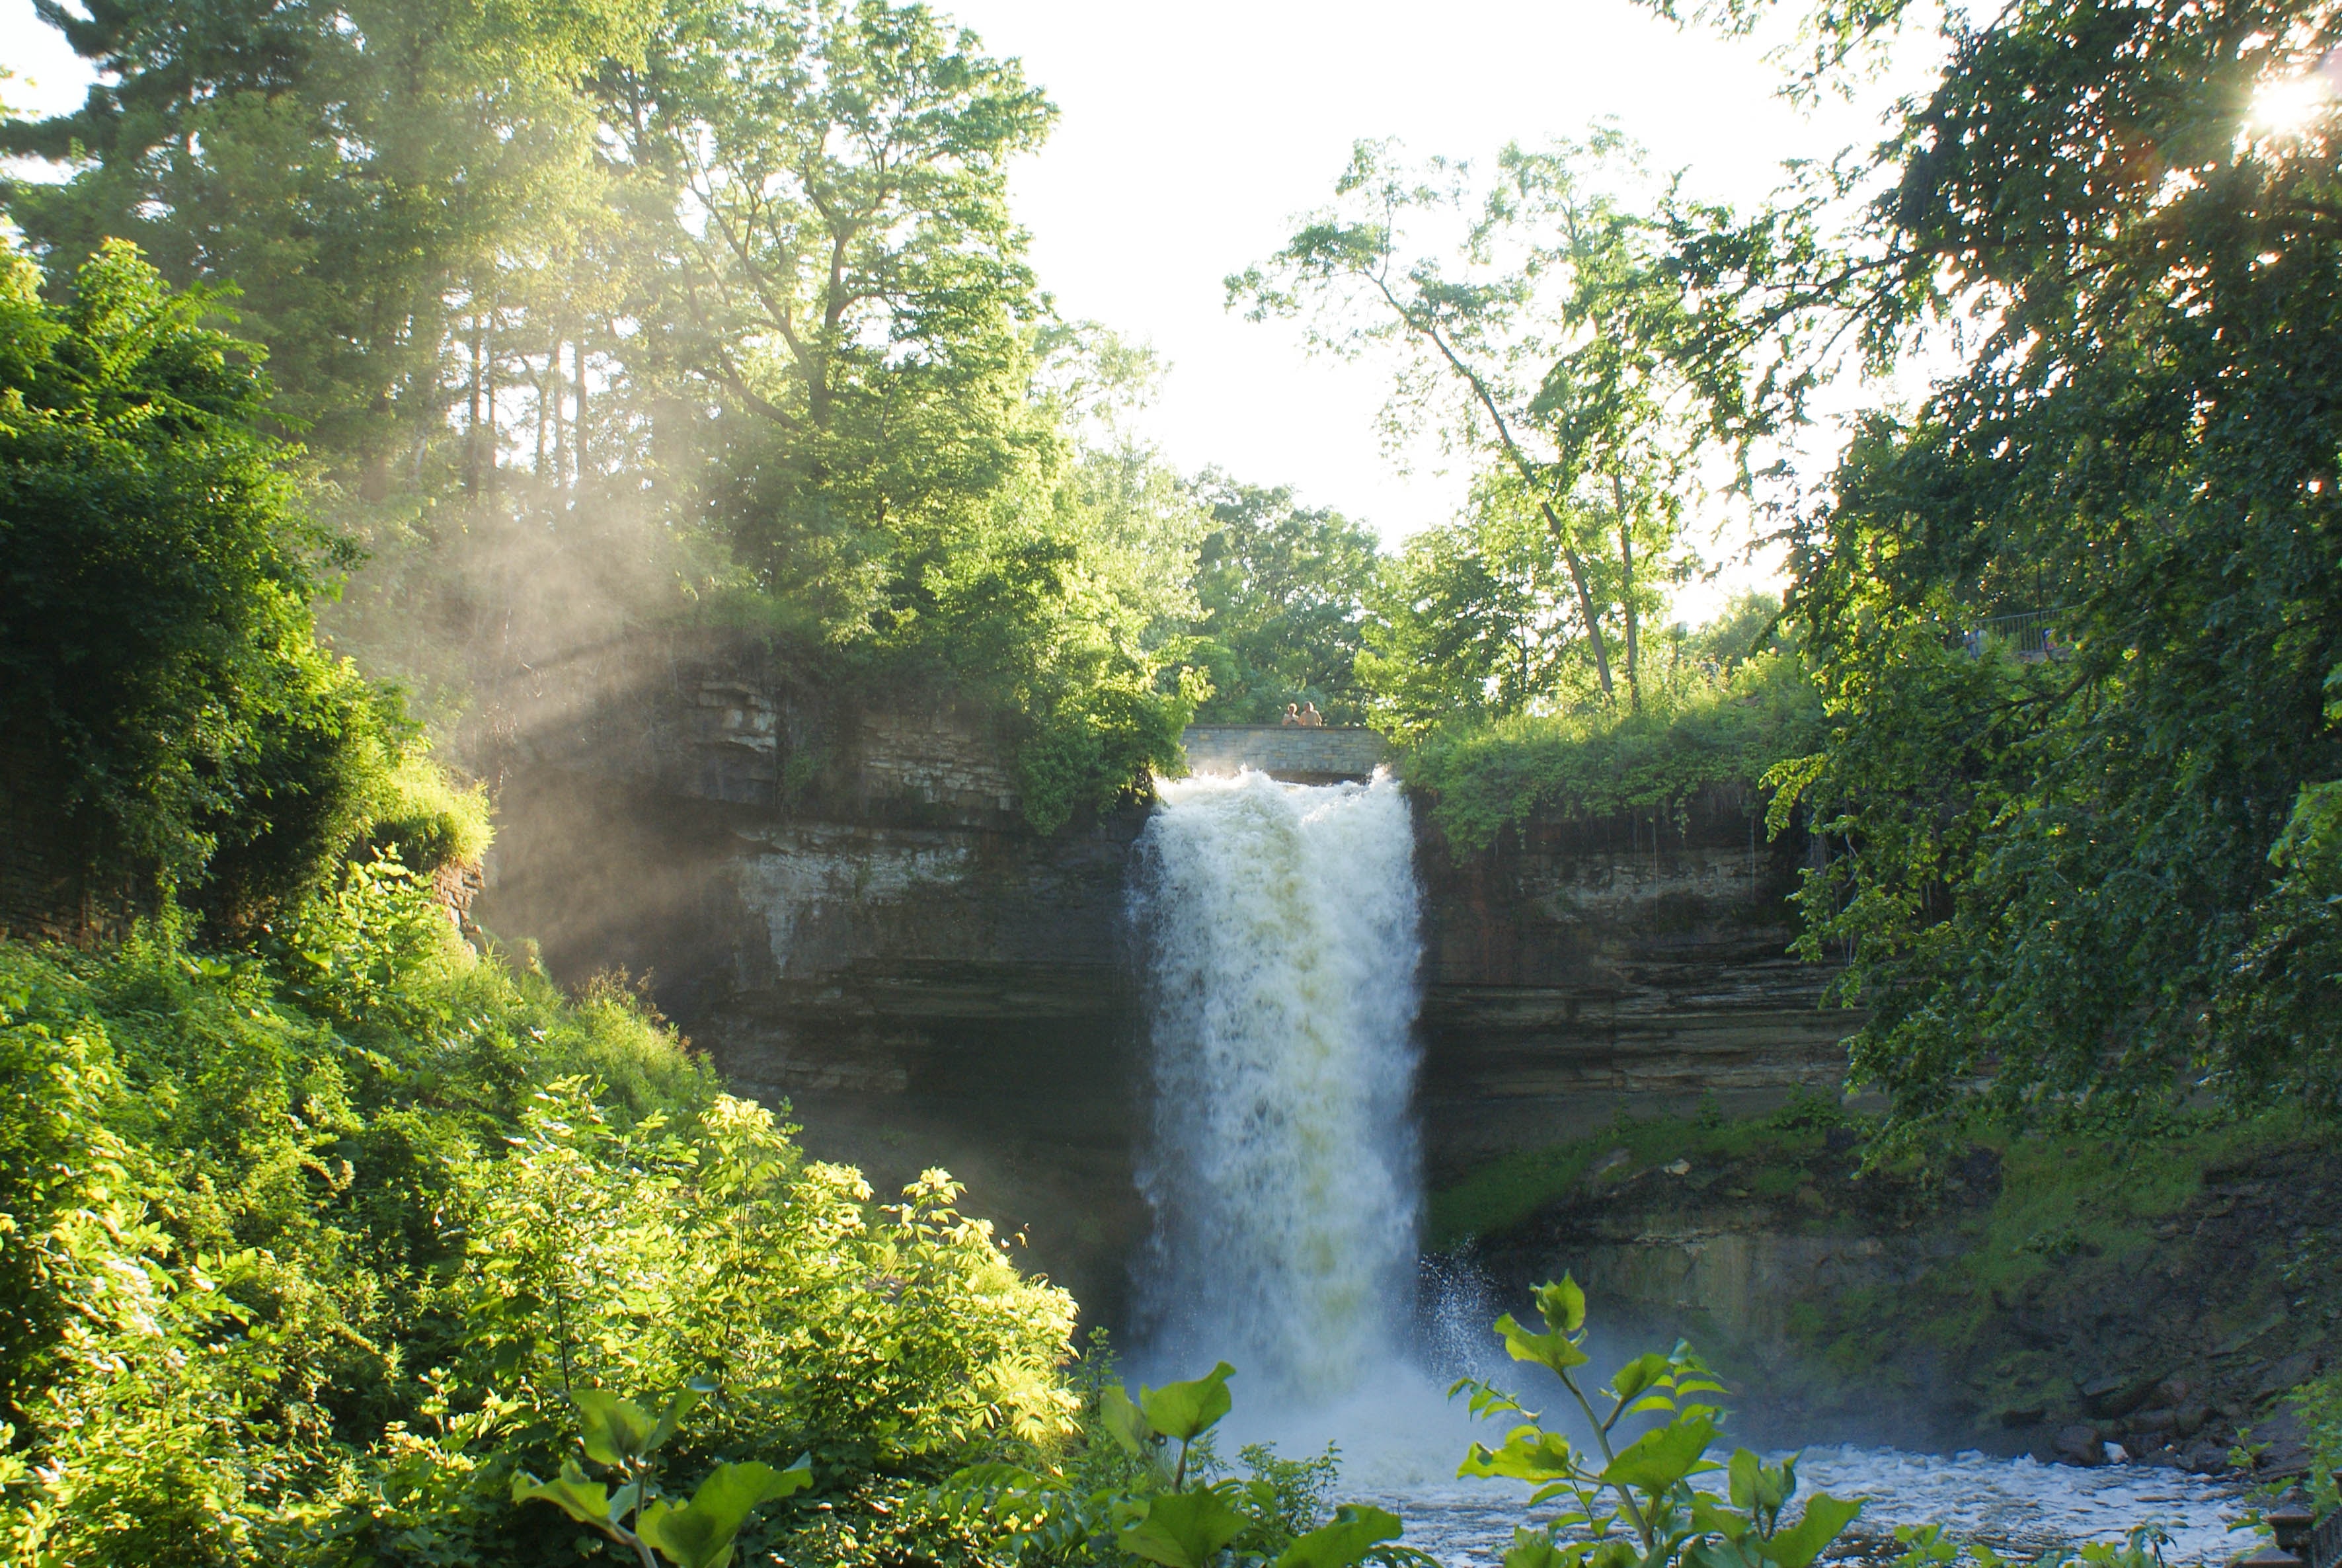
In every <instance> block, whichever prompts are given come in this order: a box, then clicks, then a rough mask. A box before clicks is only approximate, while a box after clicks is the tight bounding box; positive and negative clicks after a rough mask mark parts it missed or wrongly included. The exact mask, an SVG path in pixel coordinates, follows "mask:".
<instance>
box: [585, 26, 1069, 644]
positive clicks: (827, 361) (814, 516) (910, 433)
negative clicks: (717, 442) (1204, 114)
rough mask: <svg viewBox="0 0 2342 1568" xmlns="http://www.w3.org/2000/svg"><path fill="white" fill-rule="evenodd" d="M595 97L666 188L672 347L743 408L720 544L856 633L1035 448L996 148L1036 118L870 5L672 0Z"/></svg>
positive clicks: (827, 622) (1035, 461) (1046, 112)
mask: <svg viewBox="0 0 2342 1568" xmlns="http://www.w3.org/2000/svg"><path fill="white" fill-rule="evenodd" d="M611 91H612V95H613V100H614V110H615V114H614V120H615V122H616V128H617V129H618V130H619V132H620V133H621V134H622V135H625V136H626V140H627V154H626V155H627V158H628V160H629V161H630V162H631V163H632V164H634V165H636V166H637V167H641V168H644V169H646V170H651V171H655V172H656V173H657V174H659V175H660V176H661V177H663V178H664V179H666V181H668V182H669V183H671V184H672V185H674V186H675V187H676V192H677V195H678V197H679V198H680V199H679V201H678V203H677V205H676V210H675V212H674V214H673V216H672V218H671V219H670V221H669V224H668V227H667V232H666V244H667V245H669V246H670V247H671V251H672V257H673V263H672V269H671V274H670V276H669V280H668V284H667V286H668V288H669V289H670V290H671V291H672V295H673V305H674V314H675V315H676V317H677V318H678V319H679V322H680V323H682V324H686V325H683V326H682V328H681V330H682V331H683V332H684V333H685V336H686V353H687V355H688V356H689V358H690V360H691V362H692V363H693V364H694V365H695V366H696V368H698V369H699V370H700V371H702V372H703V373H704V374H706V375H707V376H708V377H709V378H710V379H711V380H713V381H714V382H715V383H716V385H719V386H721V387H722V388H723V389H724V391H725V393H726V398H727V401H728V402H729V403H730V404H732V406H733V407H734V408H736V410H738V411H740V412H741V414H743V415H744V422H743V423H742V424H739V426H738V427H737V428H736V431H735V433H734V434H733V437H732V444H733V456H732V466H733V468H734V471H735V473H736V475H737V476H738V477H737V480H736V493H735V498H734V500H735V504H733V505H731V506H730V507H729V508H728V509H727V513H726V520H727V522H728V524H729V526H730V529H731V532H732V534H733V536H734V538H735V540H736V546H737V548H738V550H739V552H740V554H741V555H742V557H743V559H744V561H745V562H746V564H749V565H750V566H751V567H752V568H753V569H754V570H755V571H756V573H757V574H758V576H759V580H760V581H761V582H762V583H763V584H765V585H766V587H767V588H768V589H769V590H771V591H773V592H775V593H776V594H782V595H784V596H789V597H798V598H805V599H807V600H808V601H809V602H810V603H811V604H813V605H814V606H815V608H816V613H817V614H818V615H819V617H820V622H821V624H822V625H823V626H824V627H825V628H826V630H827V631H828V633H829V634H831V635H832V636H835V637H838V638H849V637H851V636H853V635H856V634H859V633H860V632H862V631H865V630H867V629H868V628H869V627H870V626H871V625H873V624H876V623H878V622H882V621H883V620H884V619H885V618H886V615H887V614H889V613H890V611H891V610H893V609H894V608H895V605H894V604H892V603H891V602H892V601H894V600H895V599H896V598H897V597H898V596H899V595H900V594H901V593H902V592H903V591H905V590H906V588H907V587H908V586H909V584H912V583H914V582H916V577H917V574H918V570H919V567H918V562H919V561H920V560H921V559H922V558H926V557H931V556H932V555H933V554H935V553H936V552H939V551H948V550H950V549H951V548H952V547H953V546H954V544H955V541H956V537H957V535H959V534H962V533H964V532H966V531H967V530H969V529H971V528H973V527H976V526H979V525H980V524H979V523H978V521H977V519H978V517H979V516H980V515H981V514H983V513H985V512H986V510H987V509H988V507H989V506H990V504H991V503H992V500H993V498H994V497H995V496H996V495H997V494H1000V493H1002V492H1003V491H1004V490H1008V489H1013V488H1015V487H1016V486H1017V485H1018V484H1022V483H1026V482H1027V481H1028V480H1029V479H1030V477H1031V476H1032V475H1033V474H1035V473H1036V471H1037V467H1038V466H1045V465H1046V463H1047V461H1048V459H1049V457H1050V455H1051V451H1050V449H1051V447H1052V445H1053V432H1051V431H1050V430H1049V428H1048V427H1047V425H1046V422H1044V421H1041V420H1037V419H1036V418H1035V417H1034V411H1033V409H1032V408H1031V407H1030V406H1029V404H1028V403H1027V400H1026V384H1027V380H1028V377H1029V375H1030V374H1031V368H1032V367H1031V359H1030V355H1029V352H1028V349H1027V345H1026V341H1025V338H1024V335H1023V330H1022V329H1023V328H1024V327H1025V326H1026V325H1027V324H1029V323H1031V322H1033V321H1035V320H1036V319H1037V317H1038V315H1039V309H1040V306H1039V301H1038V299H1037V297H1036V293H1035V288H1034V282H1033V276H1032V273H1031V270H1030V268H1029V267H1027V266H1026V262H1025V259H1024V239H1025V237H1024V235H1023V232H1022V231H1021V230H1019V229H1018V228H1017V227H1016V225H1015V223H1014V221H1013V220H1012V219H1011V217H1010V216H1009V213H1008V206H1007V165H1008V161H1009V160H1010V159H1011V158H1012V157H1014V156H1015V155H1016V154H1018V153H1020V152H1025V151H1028V150H1030V149H1032V148H1034V147H1036V146H1037V145H1039V144H1040V141H1041V139H1042V137H1043V136H1044V135H1046V132H1047V130H1048V127H1049V125H1050V123H1051V121H1052V119H1053V118H1054V117H1055V114H1056V111H1055V110H1054V109H1053V108H1052V107H1051V106H1050V105H1049V104H1048V102H1047V100H1046V99H1045V98H1044V97H1043V96H1042V95H1040V93H1039V92H1038V91H1037V90H1036V89H1034V88H1032V87H1030V86H1028V85H1026V83H1025V81H1024V79H1023V77H1022V75H1021V74H1020V73H1019V71H1018V69H1017V67H1016V63H1015V62H1013V61H999V60H995V59H992V58H989V57H987V56H986V55H982V54H981V53H979V52H978V49H977V45H976V39H975V37H974V35H972V34H966V33H961V34H957V35H955V34H953V33H952V32H951V31H950V30H949V29H948V28H946V25H944V24H943V23H942V22H941V21H940V20H939V19H938V18H937V17H936V15H934V14H933V13H931V12H928V11H926V10H925V9H924V8H922V7H918V6H905V7H896V6H890V5H886V4H884V3H883V0H861V3H860V4H856V5H845V4H840V3H838V0H802V3H798V4H791V5H774V6H763V5H740V4H734V3H731V0H707V3H705V4H700V3H694V4H688V5H678V6H676V7H675V8H674V10H673V11H672V12H671V13H670V15H669V17H668V19H667V20H666V24H665V25H663V27H662V29H661V32H660V35H659V36H658V37H657V38H656V41H655V44H654V47H653V48H652V50H651V51H650V53H649V54H648V55H646V65H645V66H644V68H643V70H642V71H641V72H639V73H621V74H620V75H619V76H618V77H617V79H616V81H615V82H614V84H613V85H612V89H611Z"/></svg>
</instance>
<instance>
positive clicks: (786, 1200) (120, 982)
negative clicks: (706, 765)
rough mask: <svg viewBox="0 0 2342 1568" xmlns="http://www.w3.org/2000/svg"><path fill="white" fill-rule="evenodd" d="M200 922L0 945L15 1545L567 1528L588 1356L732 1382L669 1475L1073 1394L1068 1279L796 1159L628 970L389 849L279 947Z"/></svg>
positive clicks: (1057, 1416) (471, 1548)
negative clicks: (465, 933)
mask: <svg viewBox="0 0 2342 1568" xmlns="http://www.w3.org/2000/svg"><path fill="white" fill-rule="evenodd" d="M188 929H189V927H188V924H187V923H186V922H185V919H184V918H178V917H175V918H174V919H171V920H166V921H162V922H157V923H155V924H150V925H148V926H146V927H145V928H142V929H141V931H140V932H139V933H138V934H136V936H135V938H134V939H133V940H131V941H129V942H127V943H125V944H122V945H121V946H119V947H117V948H115V949H114V950H112V951H109V952H104V953H95V954H70V953H63V952H56V951H39V950H35V949H33V948H30V947H27V946H25V945H23V944H0V1157H5V1165H0V1402H5V1403H4V1404H0V1422H5V1423H7V1424H8V1426H9V1427H10V1428H11V1433H10V1435H9V1437H8V1438H7V1440H6V1442H5V1452H0V1555H5V1560H7V1561H12V1562H14V1561H27V1562H31V1561H56V1562H73V1563H92V1564H104V1563H123V1564H130V1563H136V1564H141V1565H142V1568H143V1565H145V1564H166V1563H230V1562H246V1561H254V1562H258V1561H266V1562H282V1563H295V1564H313V1563H314V1564H345V1563H347V1564H355V1563H429V1562H451V1561H458V1562H466V1563H537V1562H546V1561H567V1560H572V1558H573V1557H574V1553H570V1552H569V1547H568V1541H569V1536H568V1533H566V1530H565V1526H563V1525H562V1524H561V1523H560V1522H559V1521H558V1520H557V1519H556V1518H554V1517H553V1516H552V1515H550V1513H548V1514H547V1517H546V1518H545V1519H543V1520H540V1519H535V1518H527V1519H524V1518H522V1517H521V1516H519V1515H518V1514H516V1513H515V1510H514V1509H513V1508H512V1506H511V1502H510V1490H509V1488H510V1482H511V1477H512V1473H513V1472H514V1470H515V1467H516V1466H517V1465H520V1464H524V1463H527V1464H535V1465H536V1466H537V1467H538V1469H539V1470H540V1471H541V1472H542V1473H553V1472H554V1471H555V1470H557V1468H558V1464H557V1460H558V1449H559V1446H560V1443H561V1442H562V1440H563V1439H562V1433H564V1432H565V1429H566V1424H567V1423H566V1399H565V1394H566V1392H567V1391H568V1390H570V1389H572V1388H576V1387H586V1386H591V1385H595V1384H600V1385H604V1386H609V1387H612V1388H614V1389H616V1390H617V1391H618V1392H620V1393H629V1394H635V1393H644V1392H646V1391H649V1390H652V1389H654V1388H657V1387H675V1386H680V1385H681V1384H682V1383H684V1382H686V1381H687V1380H689V1379H692V1378H695V1377H699V1376H702V1375H707V1376H712V1377H715V1378H716V1379H718V1380H720V1382H721V1383H722V1385H723V1388H724V1390H725V1393H724V1396H723V1397H722V1398H720V1399H718V1400H716V1401H715V1402H713V1403H711V1404H710V1405H708V1406H707V1408H706V1410H705V1411H703V1412H702V1413H701V1414H700V1417H699V1418H698V1419H696V1420H695V1421H694V1422H693V1423H691V1424H690V1426H689V1427H688V1429H687V1430H686V1432H685V1433H683V1434H682V1436H681V1437H680V1438H679V1439H678V1440H677V1443H676V1449H675V1457H676V1472H675V1473H676V1478H677V1480H678V1482H679V1483H680V1482H682V1481H685V1480H687V1479H688V1473H689V1471H690V1470H691V1469H692V1468H693V1467H695V1466H696V1467H699V1468H701V1469H705V1468H706V1466H707V1465H708V1464H710V1463H712V1462H713V1456H714V1454H715V1453H716V1452H717V1451H718V1450H722V1451H724V1452H726V1453H727V1454H730V1455H733V1456H742V1457H745V1456H746V1455H747V1454H750V1453H774V1454H780V1462H782V1463H786V1459H787V1458H788V1457H791V1456H793V1455H794V1454H795V1453H796V1452H798V1451H799V1450H801V1449H806V1448H810V1449H811V1450H813V1452H814V1453H815V1454H816V1459H817V1461H818V1463H820V1464H821V1465H822V1466H823V1469H824V1477H825V1480H824V1484H825V1486H826V1488H830V1489H834V1490H838V1491H840V1492H842V1493H850V1492H852V1491H853V1489H854V1488H856V1486H860V1485H863V1484H864V1481H863V1480H861V1479H857V1478H871V1477H877V1476H881V1475H884V1474H887V1473H892V1474H896V1475H897V1476H898V1477H911V1478H916V1476H917V1475H919V1474H920V1473H927V1474H929V1475H930V1476H931V1477H932V1476H939V1475H940V1474H942V1473H944V1471H945V1470H947V1469H948V1468H949V1467H950V1465H951V1464H952V1463H956V1462H957V1456H960V1455H963V1454H964V1453H966V1452H970V1451H973V1450H974V1449H976V1448H979V1447H998V1446H1000V1445H1006V1446H1008V1447H1009V1448H1012V1449H1014V1448H1016V1446H1017V1445H1019V1444H1024V1445H1026V1446H1027V1447H1029V1445H1030V1444H1031V1443H1032V1442H1034V1441H1035V1440H1039V1439H1046V1437H1047V1435H1048V1434H1049V1433H1052V1432H1055V1431H1056V1430H1058V1429H1059V1428H1061V1427H1063V1426H1064V1425H1065V1424H1066V1418H1067V1414H1068V1413H1069V1411H1070V1408H1071V1405H1072V1403H1073V1396H1072V1395H1071V1394H1070V1393H1067V1392H1066V1390H1065V1388H1064V1384H1063V1378H1062V1374H1061V1373H1060V1372H1059V1370H1058V1363H1059V1362H1060V1361H1062V1360H1063V1359H1065V1357H1066V1336H1067V1333H1069V1330H1070V1324H1071V1319H1072V1304H1071V1303H1070V1302H1069V1301H1068V1300H1067V1299H1066V1297H1065V1295H1064V1293H1062V1292H1059V1291H1056V1290H1055V1289H1053V1288H1051V1287H1048V1286H1046V1285H1043V1284H1039V1283H1033V1282H1029V1281H1026V1279H1024V1278H1023V1277H1022V1276H1021V1275H1020V1274H1019V1273H1017V1272H1016V1268H1015V1266H1014V1263H1013V1262H1012V1260H1011V1259H1010V1258H1009V1256H1008V1255H1007V1253H1006V1252H1005V1250H1004V1249H1003V1248H1002V1247H1001V1246H1000V1244H999V1243H997V1242H996V1241H995V1240H994V1238H993V1237H992V1236H991V1234H990V1233H989V1231H988V1229H987V1228H986V1226H984V1225H983V1224H981V1223H977V1222H975V1221H971V1220H968V1219H966V1218H965V1217H964V1216H962V1215H960V1214H959V1213H957V1212H956V1209H955V1208H954V1207H953V1203H954V1201H955V1198H956V1192H957V1188H956V1186H955V1185H954V1184H953V1183H951V1182H950V1181H949V1179H948V1178H947V1177H945V1176H944V1175H943V1174H941V1173H932V1174H930V1175H929V1176H928V1177H926V1179H924V1180H923V1181H922V1182H921V1183H919V1184H918V1185H917V1186H916V1187H915V1188H914V1189H913V1190H912V1191H911V1192H909V1193H906V1195H905V1198H904V1201H903V1202H902V1203H900V1204H897V1205H895V1206H892V1207H880V1206H876V1205H874V1204H873V1203H871V1202H870V1201H869V1193H868V1190H867V1188H866V1186H864V1185H863V1183H862V1182H861V1179H860V1177H859V1176H858V1175H857V1174H856V1173H855V1172H853V1171H851V1170H850V1169H847V1168H846V1167H841V1166H834V1165H824V1164H815V1163H808V1162H806V1161H805V1160H804V1159H803V1158H802V1157H801V1156H800V1155H799V1154H798V1153H797V1152H796V1148H795V1146H794V1145H793V1144H791V1143H790V1141H789V1139H788V1135H787V1129H786V1128H785V1127H783V1126H781V1125H779V1124H776V1122H775V1120H774V1119H773V1117H772V1116H771V1114H769V1113H767V1112H766V1111H764V1110H763V1109H762V1108H760V1107H757V1106H754V1105H750V1104H746V1103H744V1102H741V1101H736V1100H730V1099H726V1098H725V1097H723V1096H721V1095H719V1094H716V1090H715V1083H714V1080H713V1078H712V1076H711V1074H709V1073H708V1072H707V1070H706V1066H705V1065H704V1064H701V1063H699V1062H697V1061H696V1060H694V1059H692V1058H691V1057H690V1056H689V1055H688V1054H686V1052H685V1051H684V1049H683V1048H682V1043H681V1042H680V1041H678V1040H677V1039H676V1037H675V1035H674V1034H673V1033H672V1032H671V1031H670V1030H668V1029H667V1028H666V1026H665V1025H664V1024H661V1023H659V1022H658V1020H657V1019H656V1017H655V1016H654V1015H652V1014H648V1013H647V1012H646V1010H644V1009H643V1008H642V1006H641V1005H640V1004H638V1003H637V1002H636V1000H635V999H634V998H633V997H632V995H631V994H629V992H628V991H627V989H626V986H625V985H624V984H623V982H622V981H621V980H618V979H615V978H614V979H608V980H605V981H603V982H600V983H597V984H595V985H594V986H591V987H589V988H588V989H587V991H586V994H584V995H583V996H581V997H579V998H577V999H575V1000H574V1001H573V1000H569V999H565V998H564V997H562V996H561V994H559V993H558V992H557V991H555V989H554V987H553V986H552V985H551V984H550V983H549V982H547V981H545V979H543V977H542V976H539V975H536V974H531V973H527V972H521V971H515V970H514V969H513V968H511V967H510V966H508V965H506V964H505V963H504V962H502V961H501V960H500V959H498V958H496V957H494V956H489V957H485V958H483V957H479V956H477V955H475V954H472V953H471V951H470V950H469V949H468V948H466V947H465V945H464V944H462V943H460V942H459V941H457V940H456V939H455V936H454V934H453V932H452V930H451V928H450V926H449V924H448V922H447V919H446V916H445V912H444V910H442V909H441V908H440V907H439V906H438V905H437V904H435V903H434V902H433V901H432V899H431V897H430V894H429V889H428V887H427V885H426V884H425V883H424V882H423V880H422V879H421V878H419V877H418V876H416V875H415V874H414V873H413V872H411V871H409V870H408V869H407V868H406V867H405V865H403V864H400V862H399V861H398V860H397V859H396V858H395V857H393V856H388V855H385V856H382V857H379V858H376V859H374V860H370V861H366V862H364V863H361V864H354V865H351V866H349V867H347V868H345V871H344V872H343V873H342V874H341V875H340V876H339V877H337V878H336V880H335V883H334V884H332V885H331V886H330V887H328V888H326V889H325V890H324V891H322V892H320V893H318V894H315V895H314V896H312V897H311V898H310V899H308V900H307V901H306V902H305V904H303V905H302V906H301V907H300V908H299V909H298V910H297V911H296V912H295V914H294V915H293V916H292V917H290V918H288V919H286V920H285V921H283V922H281V923H279V929H278V930H277V931H276V932H275V934H274V935H273V936H272V938H271V940H270V942H269V943H268V944H267V945H266V947H265V951H263V952H261V953H258V954H232V955H218V954H206V953H204V952H201V951H198V950H195V949H194V948H192V947H190V946H189V945H188V944H187V933H188ZM783 1449H786V1450H788V1453H786V1454H781V1453H780V1451H781V1450H783ZM548 1459H550V1460H552V1461H553V1463H547V1461H548ZM778 1512H779V1511H776V1513H778ZM795 1527H796V1525H795V1524H793V1523H792V1520H791V1519H790V1518H789V1517H776V1518H775V1519H773V1520H771V1521H768V1522H766V1523H762V1524H760V1525H758V1526H757V1528H759V1529H767V1530H770V1531H773V1532H783V1531H786V1530H789V1529H792V1528H795ZM547 1553H550V1554H551V1555H549V1556H548V1555H547Z"/></svg>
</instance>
